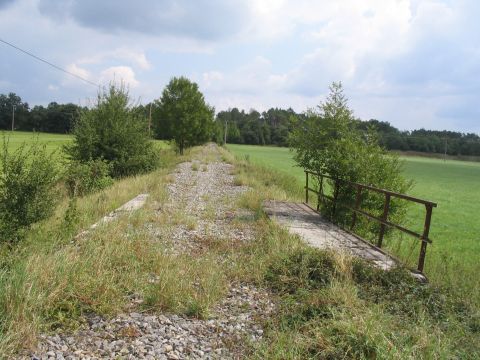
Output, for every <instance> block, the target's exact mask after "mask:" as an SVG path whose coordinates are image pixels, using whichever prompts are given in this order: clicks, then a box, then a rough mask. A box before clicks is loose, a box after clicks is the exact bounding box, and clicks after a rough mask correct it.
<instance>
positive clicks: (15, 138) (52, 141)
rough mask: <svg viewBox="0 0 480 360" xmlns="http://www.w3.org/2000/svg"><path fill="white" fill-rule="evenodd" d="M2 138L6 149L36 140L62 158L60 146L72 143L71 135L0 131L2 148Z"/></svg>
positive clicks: (159, 143) (160, 146) (162, 143)
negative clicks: (6, 144) (6, 141)
mask: <svg viewBox="0 0 480 360" xmlns="http://www.w3.org/2000/svg"><path fill="white" fill-rule="evenodd" d="M3 136H5V139H6V140H8V149H9V150H15V149H18V148H19V147H20V145H21V144H23V143H27V144H28V143H30V142H32V141H34V140H35V139H38V142H39V143H40V144H45V146H46V148H47V151H49V152H54V151H56V152H57V153H58V156H59V157H61V156H62V153H61V151H62V146H63V145H65V144H67V143H69V142H70V141H72V136H71V135H61V134H47V133H32V132H22V131H15V132H13V133H12V132H11V131H0V137H1V138H2V139H0V142H1V144H2V146H3ZM154 143H155V146H156V147H157V148H158V149H166V148H168V147H169V146H170V145H169V143H168V142H167V141H162V140H155V141H154Z"/></svg>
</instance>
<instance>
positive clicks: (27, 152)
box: [0, 137, 58, 246]
mask: <svg viewBox="0 0 480 360" xmlns="http://www.w3.org/2000/svg"><path fill="white" fill-rule="evenodd" d="M57 175H58V170H57V168H56V165H55V161H53V160H52V154H48V153H47V151H46V149H45V146H41V145H39V144H38V142H37V140H34V142H32V143H31V144H30V145H27V144H23V145H22V146H20V147H19V148H18V149H16V150H15V151H9V149H8V139H7V138H5V137H4V138H3V146H2V150H1V158H0V246H1V243H8V244H13V243H16V242H18V241H19V240H21V239H22V238H23V237H24V235H25V232H26V231H27V230H28V229H29V228H30V226H31V225H32V224H34V223H36V222H37V221H40V220H42V219H46V218H48V217H49V216H50V215H51V214H52V212H53V209H54V206H55V202H56V197H55V195H54V189H55V185H56V181H57Z"/></svg>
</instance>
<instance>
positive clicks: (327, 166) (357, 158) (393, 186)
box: [290, 83, 411, 234]
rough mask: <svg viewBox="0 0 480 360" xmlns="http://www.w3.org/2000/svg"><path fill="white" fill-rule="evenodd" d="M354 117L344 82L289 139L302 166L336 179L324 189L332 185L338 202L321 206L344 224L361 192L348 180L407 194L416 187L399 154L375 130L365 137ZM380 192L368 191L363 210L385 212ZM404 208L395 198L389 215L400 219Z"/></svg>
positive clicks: (366, 227)
mask: <svg viewBox="0 0 480 360" xmlns="http://www.w3.org/2000/svg"><path fill="white" fill-rule="evenodd" d="M354 120H355V119H354V117H353V112H352V110H350V108H349V107H348V104H347V99H346V97H345V95H344V94H343V88H342V85H341V84H340V83H333V84H332V85H331V87H330V95H329V96H328V98H327V99H326V101H325V102H323V103H322V104H321V105H320V106H319V108H318V111H313V110H312V111H310V112H309V114H308V116H307V117H306V119H305V120H304V121H299V123H298V124H297V126H296V127H295V129H294V130H293V132H292V133H291V137H290V143H291V146H292V148H293V150H294V159H295V161H296V162H297V164H298V166H300V167H302V168H304V169H306V170H309V171H313V172H315V173H320V174H324V175H328V176H331V177H332V178H333V179H335V180H333V179H325V181H324V182H323V185H324V188H323V190H325V192H327V191H326V190H328V189H331V195H332V196H333V198H334V199H336V201H335V202H330V201H322V202H321V203H320V206H321V211H322V213H323V214H324V215H325V216H328V217H330V218H332V219H333V220H334V221H335V222H337V223H340V224H344V223H345V222H346V221H348V220H350V218H351V211H350V210H348V209H347V208H346V207H345V205H347V206H350V207H353V205H354V203H355V196H356V195H355V187H354V186H352V185H349V184H348V183H346V182H344V181H349V182H354V183H363V184H368V185H373V186H376V187H378V188H382V189H388V190H390V191H395V192H399V193H405V192H407V191H408V190H409V189H410V187H411V183H410V182H408V181H406V180H405V178H404V177H403V174H402V163H401V161H400V160H399V158H398V157H396V156H394V155H390V154H389V153H388V152H387V151H386V150H385V149H383V148H381V147H380V146H379V145H378V138H377V134H376V133H375V131H374V130H373V129H372V130H371V131H369V132H368V134H367V135H366V136H365V134H364V133H362V132H360V131H359V130H358V129H357V128H356V125H355V121H354ZM337 180H339V181H337ZM317 184H320V185H321V181H320V178H317ZM380 195H381V194H376V193H371V192H367V191H364V192H363V194H362V209H364V210H367V211H369V212H370V213H373V214H377V215H379V214H380V213H381V211H382V210H383V196H380ZM318 200H319V201H320V198H319V199H318ZM404 211H405V204H404V203H403V202H401V201H398V200H397V199H392V202H391V206H390V212H389V216H390V219H395V220H396V221H400V220H401V218H402V215H403V213H404ZM377 228H378V224H375V223H373V224H372V223H369V222H367V221H363V222H361V223H359V225H358V227H357V231H360V232H361V233H362V234H368V233H375V232H376V231H377Z"/></svg>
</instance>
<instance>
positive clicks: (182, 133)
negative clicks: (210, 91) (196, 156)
mask: <svg viewBox="0 0 480 360" xmlns="http://www.w3.org/2000/svg"><path fill="white" fill-rule="evenodd" d="M156 105H157V107H158V111H156V115H157V119H156V122H157V124H159V123H163V124H166V127H167V129H168V131H169V133H170V134H171V136H172V138H173V139H174V140H175V143H176V145H177V147H178V149H179V151H180V154H183V151H184V149H185V148H188V147H191V146H194V145H198V144H202V143H204V142H206V141H208V140H210V139H212V136H213V131H214V125H215V124H214V121H213V116H214V113H215V110H214V108H213V107H211V106H209V105H208V104H207V103H206V102H205V99H204V97H203V94H202V93H201V92H200V90H199V89H198V85H197V84H196V83H194V82H191V81H190V80H188V79H187V78H186V77H183V76H182V77H179V78H177V77H174V78H172V79H171V80H170V82H169V83H168V85H167V86H166V87H165V89H164V90H163V93H162V97H161V98H160V99H159V100H157V101H156ZM157 128H158V127H157Z"/></svg>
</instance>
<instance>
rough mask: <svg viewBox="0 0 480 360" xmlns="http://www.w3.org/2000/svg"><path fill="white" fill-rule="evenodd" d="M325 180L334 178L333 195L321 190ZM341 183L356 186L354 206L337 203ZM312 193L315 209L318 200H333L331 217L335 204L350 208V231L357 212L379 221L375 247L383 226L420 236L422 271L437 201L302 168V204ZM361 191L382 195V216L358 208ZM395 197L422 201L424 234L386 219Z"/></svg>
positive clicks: (380, 243)
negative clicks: (316, 182) (313, 181)
mask: <svg viewBox="0 0 480 360" xmlns="http://www.w3.org/2000/svg"><path fill="white" fill-rule="evenodd" d="M309 174H310V175H313V176H315V177H316V178H317V179H318V180H319V189H318V190H315V189H312V188H310V187H309V185H308V180H309ZM324 179H329V180H332V181H333V196H329V195H326V194H325V193H324V191H323V188H324ZM341 184H347V185H349V186H351V187H352V188H355V205H354V206H353V207H352V206H349V205H347V204H342V203H338V201H337V197H338V194H339V187H340V185H341ZM310 191H311V192H313V193H315V194H317V196H318V198H317V211H319V208H320V201H325V200H329V201H331V202H332V217H333V216H334V214H335V211H336V207H337V206H338V205H340V206H342V207H345V208H347V209H349V210H351V211H352V223H351V225H350V230H351V231H353V229H354V227H355V223H356V221H357V214H359V215H362V216H365V217H367V218H368V219H370V220H374V221H376V222H378V223H380V232H379V234H378V240H377V247H378V248H381V247H382V243H383V238H384V235H385V229H386V227H387V226H388V227H391V228H395V229H397V230H400V231H402V232H404V233H406V234H408V235H410V236H413V237H415V238H417V239H419V240H420V241H421V242H422V243H421V246H420V254H419V257H418V264H417V270H418V271H419V272H421V273H423V269H424V266H425V255H426V253H427V244H429V243H430V244H431V243H432V240H431V239H429V237H428V236H429V233H430V224H431V221H432V211H433V208H434V207H437V204H436V203H434V202H431V201H427V200H423V199H419V198H416V197H413V196H409V195H405V194H399V193H396V192H393V191H389V190H384V189H379V188H376V187H374V186H370V185H365V184H359V183H354V182H350V181H346V180H340V179H335V178H333V177H331V176H328V175H324V174H319V173H315V172H312V171H308V170H305V203H306V204H307V205H308V195H309V192H310ZM364 191H373V192H376V193H380V194H384V196H385V197H384V203H383V213H382V215H381V217H378V216H375V215H373V214H371V213H368V212H366V211H364V210H362V209H361V205H362V192H364ZM392 197H393V198H398V199H403V200H407V201H411V202H414V203H418V204H422V205H424V206H425V221H424V226H423V233H422V234H419V233H417V232H415V231H413V230H410V229H407V228H405V227H403V226H401V225H399V224H395V223H393V222H391V221H389V219H388V215H389V211H390V201H391V198H392Z"/></svg>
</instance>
